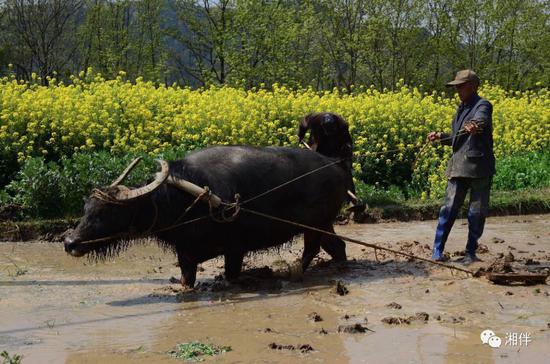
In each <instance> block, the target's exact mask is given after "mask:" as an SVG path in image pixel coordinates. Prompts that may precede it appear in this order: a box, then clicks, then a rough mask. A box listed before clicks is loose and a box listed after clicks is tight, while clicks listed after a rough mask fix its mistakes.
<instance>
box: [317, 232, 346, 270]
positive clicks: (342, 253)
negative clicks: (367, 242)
mask: <svg viewBox="0 0 550 364" xmlns="http://www.w3.org/2000/svg"><path fill="white" fill-rule="evenodd" d="M325 230H327V231H330V232H331V233H334V227H333V226H332V225H329V226H327V227H326V229H325ZM321 248H323V250H324V251H326V252H327V253H328V254H329V255H330V256H331V257H332V259H333V260H334V261H335V262H345V261H346V260H347V256H346V243H344V241H343V240H342V239H340V238H337V237H336V236H330V235H323V236H322V237H321Z"/></svg>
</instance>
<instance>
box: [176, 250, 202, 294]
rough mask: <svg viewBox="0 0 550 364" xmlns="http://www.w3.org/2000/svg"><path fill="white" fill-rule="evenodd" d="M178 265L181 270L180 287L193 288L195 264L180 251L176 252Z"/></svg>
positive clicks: (195, 277)
mask: <svg viewBox="0 0 550 364" xmlns="http://www.w3.org/2000/svg"><path fill="white" fill-rule="evenodd" d="M177 254H178V264H179V266H180V270H181V285H182V286H183V287H185V288H193V287H194V286H195V281H196V280H197V265H198V264H197V262H195V261H192V260H191V259H189V258H188V257H187V255H186V254H185V253H183V252H181V251H179V250H178V251H177Z"/></svg>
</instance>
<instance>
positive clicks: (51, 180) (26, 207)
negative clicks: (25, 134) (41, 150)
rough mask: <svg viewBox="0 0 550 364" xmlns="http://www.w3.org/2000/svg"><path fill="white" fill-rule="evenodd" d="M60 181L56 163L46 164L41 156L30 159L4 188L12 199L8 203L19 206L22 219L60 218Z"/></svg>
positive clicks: (62, 210) (62, 207) (61, 208)
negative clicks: (25, 217)
mask: <svg viewBox="0 0 550 364" xmlns="http://www.w3.org/2000/svg"><path fill="white" fill-rule="evenodd" d="M61 178H62V177H61V173H60V170H59V166H58V165H57V164H56V163H54V162H49V163H46V162H45V161H44V158H42V157H36V158H30V159H28V160H27V161H26V162H25V163H24V164H23V166H22V167H21V170H19V172H17V173H16V175H15V179H14V180H13V181H11V182H10V183H9V184H8V185H7V186H6V192H7V193H8V194H9V195H10V196H12V198H11V201H10V202H11V203H13V204H16V205H19V206H21V208H22V209H23V213H24V214H25V215H26V216H30V217H56V216H60V215H61V214H63V212H64V206H63V203H62V201H61V200H60V196H61V183H60V182H61Z"/></svg>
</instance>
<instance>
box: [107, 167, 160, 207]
mask: <svg viewBox="0 0 550 364" xmlns="http://www.w3.org/2000/svg"><path fill="white" fill-rule="evenodd" d="M134 162H136V161H134ZM136 163H137V162H136ZM157 163H158V164H160V172H158V173H157V175H156V176H155V180H154V181H153V182H151V183H149V184H148V185H146V186H143V187H139V188H134V189H125V188H119V190H118V192H117V194H116V197H115V198H116V199H117V200H119V201H126V200H132V199H134V198H137V197H140V196H143V195H146V194H148V193H151V192H153V191H154V190H156V189H157V188H158V187H159V186H160V185H161V184H163V183H164V181H166V178H168V172H169V168H168V163H167V162H166V161H163V160H162V159H157ZM132 164H133V162H132ZM127 169H128V168H127ZM123 174H124V173H123ZM115 182H116V181H115ZM119 187H122V186H119Z"/></svg>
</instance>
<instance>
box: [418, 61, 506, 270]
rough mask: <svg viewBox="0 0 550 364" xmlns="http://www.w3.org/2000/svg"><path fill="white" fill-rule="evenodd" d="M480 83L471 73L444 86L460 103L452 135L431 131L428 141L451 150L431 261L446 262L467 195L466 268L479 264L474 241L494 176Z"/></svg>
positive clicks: (488, 116)
mask: <svg viewBox="0 0 550 364" xmlns="http://www.w3.org/2000/svg"><path fill="white" fill-rule="evenodd" d="M479 83H480V80H479V77H478V76H477V75H476V74H475V72H474V71H472V70H463V71H459V72H457V74H456V76H455V79H454V80H453V81H451V82H449V83H447V86H454V87H455V88H456V90H457V92H458V96H459V98H460V101H462V102H461V103H460V105H459V106H458V109H457V111H456V114H455V115H454V118H453V121H452V124H451V127H452V133H451V135H449V134H447V133H443V132H435V131H432V132H431V133H429V134H428V140H429V141H431V142H434V141H438V140H439V141H440V142H441V144H443V145H450V146H452V148H453V154H452V156H451V159H450V160H449V164H448V165H447V170H446V172H445V175H446V176H447V178H448V182H447V190H446V193H445V202H444V204H443V206H442V207H441V210H440V212H439V221H438V225H437V229H436V232H435V240H434V246H433V252H432V259H434V260H436V261H444V260H446V258H445V257H444V256H443V250H444V248H445V242H446V241H447V237H448V236H449V233H450V232H451V228H452V227H453V224H454V222H455V219H456V217H457V215H458V212H459V210H460V208H461V206H462V204H463V203H464V199H465V197H466V194H467V193H468V191H470V204H469V207H468V242H467V243H466V251H465V255H464V258H463V259H462V263H463V264H464V265H469V264H471V263H473V262H475V261H476V260H479V259H477V257H476V249H477V241H478V239H479V238H480V237H481V234H482V233H483V227H484V225H485V218H486V217H487V213H488V208H489V192H490V189H491V182H492V178H493V175H494V174H495V156H494V154H493V124H492V112H493V106H492V105H491V103H489V101H487V100H485V99H483V98H481V97H479V95H478V94H477V88H478V86H479Z"/></svg>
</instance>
